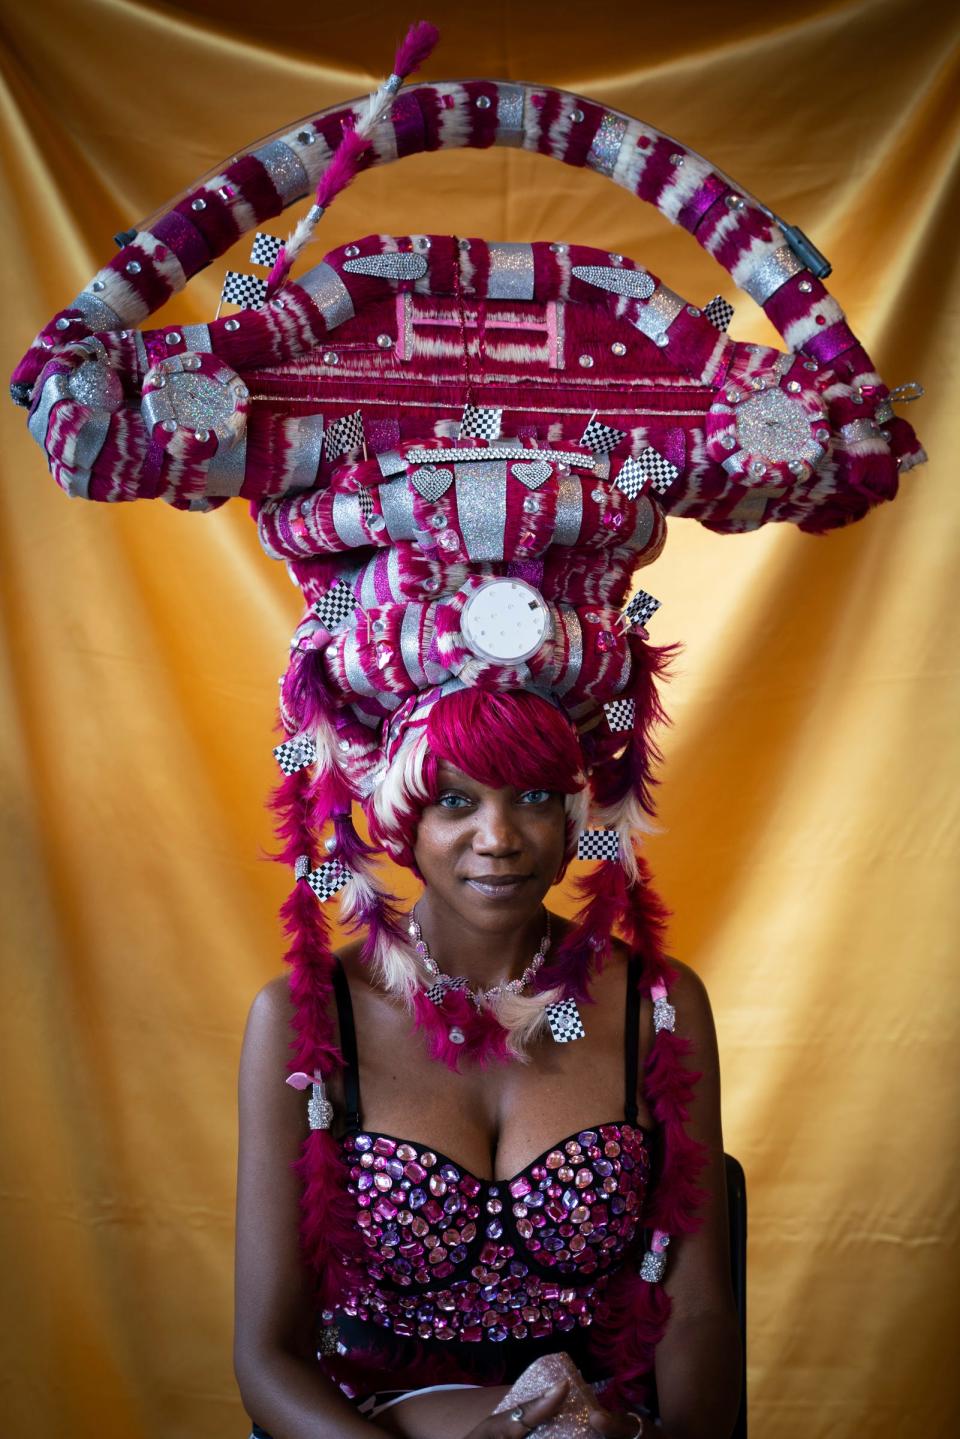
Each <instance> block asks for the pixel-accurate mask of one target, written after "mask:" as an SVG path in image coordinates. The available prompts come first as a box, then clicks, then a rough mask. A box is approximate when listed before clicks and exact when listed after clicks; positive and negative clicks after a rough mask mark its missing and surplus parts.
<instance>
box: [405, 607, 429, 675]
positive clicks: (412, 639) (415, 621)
mask: <svg viewBox="0 0 960 1439" xmlns="http://www.w3.org/2000/svg"><path fill="white" fill-rule="evenodd" d="M421 614H422V607H421V606H420V605H407V608H406V609H405V610H404V612H403V620H402V621H401V624H400V655H401V657H402V659H403V663H404V667H405V669H406V671H407V674H408V675H409V676H410V678H411V679H412V680H413V682H414V684H415V685H416V686H417V687H418V688H420V689H422V688H424V687H425V686H426V684H427V676H426V672H425V670H424V668H423V665H422V664H421V663H420V616H421Z"/></svg>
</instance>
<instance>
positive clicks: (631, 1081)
mask: <svg viewBox="0 0 960 1439" xmlns="http://www.w3.org/2000/svg"><path fill="white" fill-rule="evenodd" d="M640 970H641V961H640V956H639V955H638V954H632V955H631V956H630V960H629V963H628V964H627V1002H626V1005H625V1007H624V1015H625V1018H624V1033H623V1083H624V1089H625V1091H626V1092H625V1094H624V1100H623V1112H624V1115H625V1116H626V1120H627V1123H628V1124H633V1125H635V1124H636V1122H637V1086H638V1081H639V1066H640Z"/></svg>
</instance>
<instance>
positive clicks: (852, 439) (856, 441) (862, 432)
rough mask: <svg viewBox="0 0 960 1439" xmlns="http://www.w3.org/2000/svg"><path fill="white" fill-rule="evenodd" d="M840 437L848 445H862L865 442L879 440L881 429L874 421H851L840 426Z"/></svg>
mask: <svg viewBox="0 0 960 1439" xmlns="http://www.w3.org/2000/svg"><path fill="white" fill-rule="evenodd" d="M840 435H841V437H842V439H843V440H844V442H845V443H846V444H848V445H862V444H863V443H864V441H865V440H878V439H879V438H880V427H879V426H878V425H877V424H875V423H874V421H873V420H849V421H848V422H847V424H845V425H841V426H840Z"/></svg>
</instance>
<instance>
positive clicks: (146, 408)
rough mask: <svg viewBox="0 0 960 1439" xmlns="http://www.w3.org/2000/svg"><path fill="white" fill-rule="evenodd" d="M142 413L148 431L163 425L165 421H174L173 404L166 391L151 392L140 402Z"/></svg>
mask: <svg viewBox="0 0 960 1439" xmlns="http://www.w3.org/2000/svg"><path fill="white" fill-rule="evenodd" d="M140 413H141V415H142V416H143V423H144V424H145V425H146V427H147V429H148V430H153V429H155V428H156V427H157V425H162V424H163V422H164V420H174V419H176V416H175V415H174V413H173V404H172V403H171V400H170V396H169V394H168V393H167V391H166V390H151V391H150V393H149V394H148V395H144V397H143V399H142V400H141V401H140Z"/></svg>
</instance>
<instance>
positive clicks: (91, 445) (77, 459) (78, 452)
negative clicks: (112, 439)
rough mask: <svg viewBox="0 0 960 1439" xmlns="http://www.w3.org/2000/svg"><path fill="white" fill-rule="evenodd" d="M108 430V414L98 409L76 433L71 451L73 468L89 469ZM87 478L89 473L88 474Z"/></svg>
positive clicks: (102, 444)
mask: <svg viewBox="0 0 960 1439" xmlns="http://www.w3.org/2000/svg"><path fill="white" fill-rule="evenodd" d="M109 432H110V416H109V414H107V412H106V411H105V410H98V411H96V412H95V413H94V414H92V415H91V416H90V418H89V419H88V420H87V421H86V423H85V424H84V425H83V427H82V429H81V430H80V433H79V434H78V435H77V439H76V445H75V448H74V452H73V468H74V469H76V470H87V471H89V470H91V469H92V468H93V465H94V464H95V463H96V459H97V456H98V455H99V453H100V451H101V450H102V449H103V447H104V445H105V443H106V439H107V435H108V434H109ZM88 479H89V475H88Z"/></svg>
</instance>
